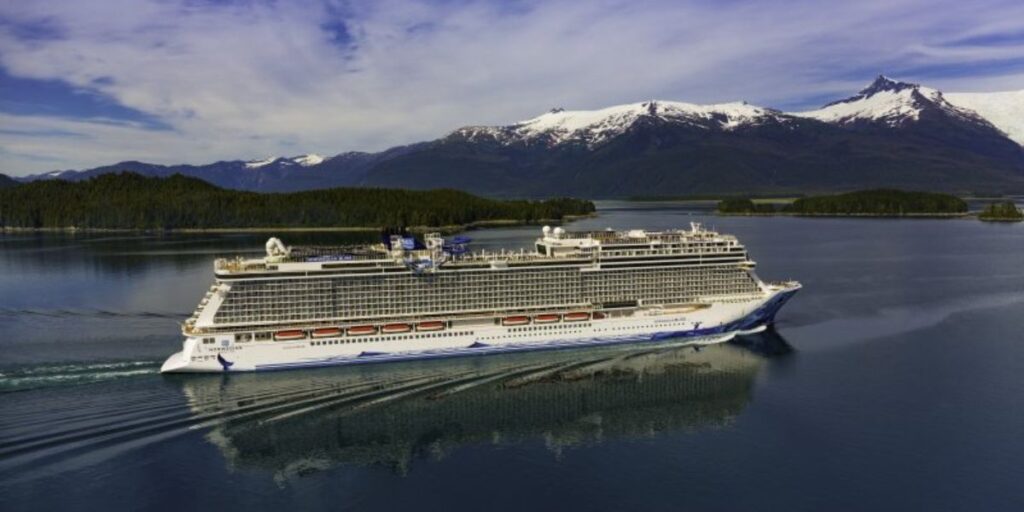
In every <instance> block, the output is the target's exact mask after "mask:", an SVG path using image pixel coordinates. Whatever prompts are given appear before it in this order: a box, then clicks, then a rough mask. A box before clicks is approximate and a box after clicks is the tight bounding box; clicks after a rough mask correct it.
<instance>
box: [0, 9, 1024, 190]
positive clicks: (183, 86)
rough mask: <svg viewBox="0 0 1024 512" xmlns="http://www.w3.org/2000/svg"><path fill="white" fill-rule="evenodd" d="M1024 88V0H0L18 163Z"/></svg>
mask: <svg viewBox="0 0 1024 512" xmlns="http://www.w3.org/2000/svg"><path fill="white" fill-rule="evenodd" d="M878 74H885V75H887V76H890V77H894V78H898V79H901V80H907V81H912V82H917V83H923V84H927V85H928V86H930V87H935V88H938V89H940V90H944V91H947V92H953V91H956V92H965V91H1004V90H1019V89H1024V1H1021V0H971V1H964V0H929V1H919V0H884V1H874V0H860V1H829V0H807V1H805V0H786V1H782V0H760V1H743V0H683V1H644V0H631V1H630V0H627V1H617V0H608V1H604V0H590V1H572V2H570V1H561V0H539V1H533V0H525V1H511V0H506V1H497V0H494V1H475V0H428V1H414V0H410V1H391V0H366V1H356V2H345V1H337V0H293V1H284V0H279V1H267V0H252V1H244V0H240V1H234V0H90V1H82V0H12V1H6V2H0V172H2V173H6V174H9V175H15V176H17V175H25V174H30V173H37V172H45V171H51V170H57V169H84V168H89V167H95V166H98V165H106V164H111V163H116V162H120V161H125V160H141V161H146V162H152V163H162V164H174V163H191V164H202V163H209V162H214V161H217V160H236V159H243V160H248V159H260V158H263V157H266V156H270V155H283V156H292V155H299V154H305V153H319V154H322V155H333V154H337V153H341V152H345V151H352V150H360V151H377V150H381V149H385V148H387V147H391V146H395V145H400V144H408V143H412V142H417V141H423V140H431V139H435V138H438V137H441V136H444V135H445V134H447V133H449V132H451V131H453V130H455V129H456V128H459V127H461V126H466V125H491V124H509V123H512V122H515V121H519V120H523V119H528V118H531V117H535V116H537V115H540V114H541V113H543V112H545V111H547V110H550V109H551V108H553V107H564V108H567V109H591V108H601V107H606V106H610V105H616V104H622V103H634V102H639V101H646V100H649V99H661V100H675V101H686V102H691V103H725V102H731V101H739V100H744V101H748V102H750V103H754V104H757V105H763V106H770V107H775V108H780V109H783V110H801V109H809V108H814V107H817V106H820V105H821V104H823V103H825V102H827V101H831V100H834V99H838V98H841V97H845V96H849V95H850V94H852V93H854V92H855V91H857V90H858V89H860V88H862V87H863V86H865V85H866V84H867V83H868V82H870V81H871V80H872V79H873V78H874V77H875V76H877V75H878Z"/></svg>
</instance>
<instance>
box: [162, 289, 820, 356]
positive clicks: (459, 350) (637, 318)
mask: <svg viewBox="0 0 1024 512" xmlns="http://www.w3.org/2000/svg"><path fill="white" fill-rule="evenodd" d="M799 288H800V287H799V285H797V286H793V287H789V288H784V289H779V290H774V291H772V292H771V293H768V294H766V295H765V296H764V297H763V298H761V299H758V300H751V301H745V302H721V303H715V304H712V305H711V307H708V308H706V309H702V310H699V311H687V312H675V313H673V312H665V311H663V310H659V309H657V308H655V309H651V310H644V311H638V312H636V313H635V314H634V315H631V316H629V317H626V318H604V319H592V320H588V321H585V322H560V323H558V324H535V325H525V326H508V325H500V323H499V324H487V325H485V324H480V325H462V326H456V327H453V328H452V329H450V330H447V331H445V332H440V333H431V334H417V333H410V334H408V335H399V336H387V335H384V334H382V335H380V336H367V337H357V338H345V337H339V338H335V339H324V340H318V339H307V340H297V341H273V342H263V343H254V342H248V343H236V342H234V334H233V333H225V334H220V335H217V336H216V337H214V338H213V340H211V341H208V342H207V343H204V342H203V339H202V338H199V337H196V338H191V337H190V338H186V340H185V342H184V344H183V349H182V351H181V352H178V353H176V354H174V355H172V356H171V357H169V358H168V359H167V361H166V362H165V363H164V365H163V367H162V368H161V372H163V373H222V372H238V371H271V370H290V369H298V368H311V367H323V366H338V365H352V364H370V363H385V362H393V361H408V360H415V359H432V358H442V357H460V356H475V355H486V354H495V353H505V352H518V351H535V350H554V349H570V348H573V347H583V346H595V345H611V344H622V343H642V342H660V341H664V340H667V339H674V340H679V341H684V342H686V343H692V344H694V345H700V344H712V343H721V342H725V341H728V340H730V339H732V338H733V337H735V336H736V335H741V334H746V333H750V332H757V331H759V330H762V329H764V328H765V327H766V326H767V325H770V324H771V323H772V322H774V319H775V315H776V313H778V311H779V309H780V308H781V307H782V306H783V305H784V304H785V303H786V301H788V300H789V299H790V298H791V297H792V296H793V295H794V294H795V293H796V292H797V291H798V290H799ZM206 340H210V338H209V337H207V338H206Z"/></svg>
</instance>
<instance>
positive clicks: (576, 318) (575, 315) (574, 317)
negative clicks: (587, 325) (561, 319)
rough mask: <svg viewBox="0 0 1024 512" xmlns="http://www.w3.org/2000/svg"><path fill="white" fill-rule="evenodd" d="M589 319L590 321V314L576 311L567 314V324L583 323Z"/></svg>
mask: <svg viewBox="0 0 1024 512" xmlns="http://www.w3.org/2000/svg"><path fill="white" fill-rule="evenodd" d="M588 319H590V313H585V312H583V311H574V312H572V313H566V314H565V321H566V322H582V321H584V320H588Z"/></svg>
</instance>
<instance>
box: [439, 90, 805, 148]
mask: <svg viewBox="0 0 1024 512" xmlns="http://www.w3.org/2000/svg"><path fill="white" fill-rule="evenodd" d="M788 119H789V116H787V115H785V114H783V113H782V112H779V111H777V110H773V109H769V108H764V107H758V106H754V105H750V104H748V103H747V102H734V103H722V104H716V105H696V104H693V103H683V102H678V101H647V102H643V103H630V104H626V105H616V106H612V107H607V108H602V109H598V110H565V109H562V108H555V109H552V110H550V111H548V112H546V113H544V114H541V115H540V116H537V117H534V118H532V119H527V120H525V121H521V122H518V123H515V124H512V125H508V126H467V127H464V128H460V129H458V130H456V131H455V132H453V133H452V134H450V135H449V137H457V138H462V139H465V140H486V139H491V140H496V141H498V142H501V143H504V144H512V143H515V142H541V143H544V144H546V145H549V146H555V145H560V144H564V143H582V144H585V145H587V146H591V147H593V146H596V145H599V144H601V143H602V142H605V141H607V140H609V139H612V138H614V137H617V136H619V135H622V134H623V133H624V132H626V131H627V130H628V129H630V128H631V127H632V126H634V125H635V124H636V123H637V122H638V121H641V120H658V121H663V122H666V123H673V124H677V125H682V126H689V127H693V128H699V129H705V130H732V129H735V128H738V127H740V126H751V125H758V124H761V123H765V122H780V121H786V120H788Z"/></svg>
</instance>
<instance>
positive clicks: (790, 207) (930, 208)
mask: <svg viewBox="0 0 1024 512" xmlns="http://www.w3.org/2000/svg"><path fill="white" fill-rule="evenodd" d="M718 213H720V214H724V215H777V214H782V215H799V216H826V217H840V216H843V217H845V216H853V217H855V216H863V217H959V216H963V215H966V214H967V203H966V202H964V200H963V199H960V198H959V197H956V196H954V195H950V194H941V193H935V192H908V191H904V190H889V189H877V190H861V191H857V192H847V193H844V194H835V195H823V196H808V197H801V198H798V199H796V200H794V201H793V202H791V203H789V204H782V205H776V204H772V203H768V202H755V201H753V200H751V199H742V198H731V199H725V200H722V201H721V202H719V203H718Z"/></svg>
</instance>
